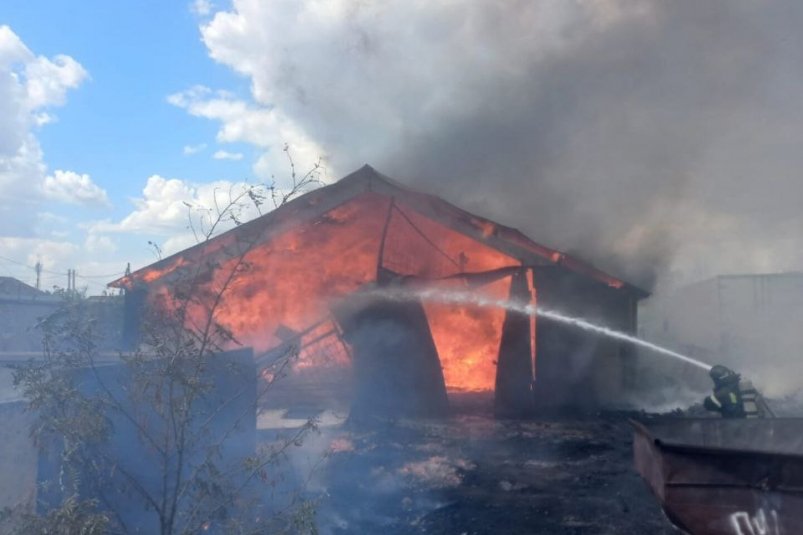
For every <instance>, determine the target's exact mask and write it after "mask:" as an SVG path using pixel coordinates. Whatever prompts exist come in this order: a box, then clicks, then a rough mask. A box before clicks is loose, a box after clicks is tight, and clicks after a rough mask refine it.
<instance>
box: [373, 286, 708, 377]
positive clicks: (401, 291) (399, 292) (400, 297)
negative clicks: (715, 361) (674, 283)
mask: <svg viewBox="0 0 803 535" xmlns="http://www.w3.org/2000/svg"><path fill="white" fill-rule="evenodd" d="M368 293H369V294H370V295H374V296H376V297H380V298H383V299H388V300H392V301H410V300H413V299H420V300H422V301H436V302H439V303H452V304H461V305H476V306H479V307H494V308H504V309H505V310H512V311H514V312H521V313H522V314H527V315H532V314H535V315H537V316H540V317H542V318H547V319H550V320H553V321H557V322H560V323H563V324H566V325H571V326H573V327H576V328H578V329H582V330H584V331H589V332H593V333H596V334H600V335H602V336H606V337H608V338H613V339H615V340H621V341H623V342H627V343H630V344H633V345H635V346H639V347H643V348H644V349H648V350H650V351H652V352H654V353H659V354H662V355H666V356H669V357H673V358H676V359H678V360H681V361H683V362H685V363H687V364H691V365H692V366H696V367H698V368H701V369H703V370H705V371H709V370H710V369H711V365H709V364H706V363H705V362H701V361H699V360H697V359H694V358H691V357H689V356H686V355H683V354H681V353H678V352H676V351H672V350H671V349H667V348H665V347H662V346H659V345H657V344H654V343H652V342H648V341H647V340H642V339H641V338H638V337H636V336H631V335H629V334H627V333H623V332H621V331H617V330H615V329H611V328H609V327H603V326H601V325H597V324H594V323H591V322H590V321H588V320H585V319H583V318H574V317H571V316H566V315H565V314H561V313H560V312H556V311H554V310H549V309H545V308H542V307H539V306H536V305H531V304H524V303H516V302H513V301H507V300H503V299H492V298H489V297H484V296H482V295H477V294H474V293H468V292H459V291H454V290H443V289H435V288H417V289H414V288H399V287H392V288H375V289H373V290H371V291H370V292H368Z"/></svg>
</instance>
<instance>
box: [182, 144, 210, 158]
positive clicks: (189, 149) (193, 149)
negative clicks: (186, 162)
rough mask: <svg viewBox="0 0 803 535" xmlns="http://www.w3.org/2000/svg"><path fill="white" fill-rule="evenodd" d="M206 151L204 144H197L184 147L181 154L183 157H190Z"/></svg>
mask: <svg viewBox="0 0 803 535" xmlns="http://www.w3.org/2000/svg"><path fill="white" fill-rule="evenodd" d="M205 149H206V143H199V144H198V145H184V149H182V152H183V154H184V156H192V155H193V154H198V153H199V152H202V151H204V150H205Z"/></svg>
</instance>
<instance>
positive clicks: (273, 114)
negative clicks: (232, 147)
mask: <svg viewBox="0 0 803 535" xmlns="http://www.w3.org/2000/svg"><path fill="white" fill-rule="evenodd" d="M167 100H168V102H169V103H170V104H172V105H174V106H177V107H180V108H183V109H185V110H187V112H188V113H190V114H191V115H194V116H196V117H203V118H205V119H212V120H215V121H219V122H220V123H221V126H220V130H219V131H218V133H217V141H218V142H220V143H249V144H251V145H254V146H256V147H258V148H260V149H262V150H263V151H264V152H263V154H262V156H260V158H259V159H258V160H257V163H256V164H255V165H254V173H255V174H256V175H257V176H258V177H259V178H261V179H264V180H268V179H270V178H272V177H273V176H276V177H281V176H285V175H287V168H288V164H287V159H286V156H285V155H284V154H283V153H282V150H281V149H282V147H283V146H284V145H288V146H289V147H290V149H291V150H292V154H293V158H294V160H295V163H296V165H297V167H298V168H299V169H310V168H312V166H313V165H314V164H315V163H316V162H317V161H318V160H320V159H325V157H326V155H325V153H324V150H323V149H322V148H321V146H320V145H318V144H317V143H315V142H314V141H312V140H311V139H310V138H309V137H308V136H307V135H306V134H305V133H304V132H303V131H302V130H301V129H299V128H298V127H297V126H296V125H295V124H294V123H293V122H292V121H290V120H289V119H288V118H287V117H286V116H285V115H283V114H282V113H280V112H279V111H278V110H276V109H272V108H269V107H266V106H259V105H254V104H249V103H247V102H245V101H244V100H241V99H237V98H235V97H234V96H233V95H231V94H230V93H227V92H225V91H212V90H211V89H209V88H208V87H204V86H195V87H192V88H190V89H188V90H186V91H182V92H179V93H175V94H173V95H170V96H169V97H168V98H167Z"/></svg>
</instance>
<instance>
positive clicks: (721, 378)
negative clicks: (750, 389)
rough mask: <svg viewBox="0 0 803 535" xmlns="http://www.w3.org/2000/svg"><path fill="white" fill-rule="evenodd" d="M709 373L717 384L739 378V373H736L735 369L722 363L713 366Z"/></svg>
mask: <svg viewBox="0 0 803 535" xmlns="http://www.w3.org/2000/svg"><path fill="white" fill-rule="evenodd" d="M708 375H709V376H710V377H711V379H712V380H713V381H714V382H715V383H717V384H721V383H729V382H732V381H738V380H739V374H738V373H736V372H735V371H733V370H731V369H730V368H728V367H726V366H722V365H721V364H717V365H716V366H714V367H713V368H711V370H710V371H709V372H708Z"/></svg>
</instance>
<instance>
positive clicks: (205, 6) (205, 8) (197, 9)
mask: <svg viewBox="0 0 803 535" xmlns="http://www.w3.org/2000/svg"><path fill="white" fill-rule="evenodd" d="M212 8H213V5H212V2H211V1H210V0H194V2H193V3H192V5H191V6H190V10H191V11H192V12H193V13H195V14H196V15H198V16H200V17H206V16H207V15H209V14H210V13H211V12H212Z"/></svg>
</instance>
